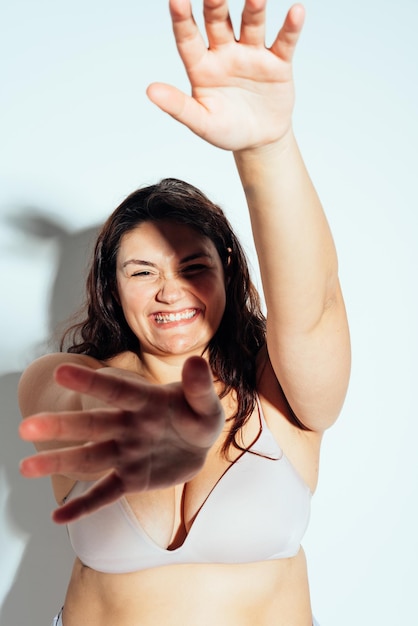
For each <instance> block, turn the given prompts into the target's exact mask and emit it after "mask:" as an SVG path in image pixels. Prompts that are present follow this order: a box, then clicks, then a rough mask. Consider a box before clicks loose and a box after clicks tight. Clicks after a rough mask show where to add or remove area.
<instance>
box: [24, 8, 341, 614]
mask: <svg viewBox="0 0 418 626" xmlns="http://www.w3.org/2000/svg"><path fill="white" fill-rule="evenodd" d="M265 5H266V2H265V0H247V1H246V2H245V4H244V7H243V13H242V22H241V28H240V35H239V39H238V40H236V39H235V37H234V33H233V30H232V25H231V21H230V18H229V14H228V6H227V3H226V2H225V1H224V0H210V1H209V0H206V1H204V2H203V9H204V15H205V28H206V36H207V39H208V45H206V43H205V41H204V38H203V36H202V34H201V33H200V32H199V30H198V29H197V26H196V24H195V21H194V19H193V16H192V12H191V6H190V3H189V1H188V0H171V1H170V11H171V16H172V21H173V30H174V36H175V38H176V43H177V48H178V52H179V55H180V58H181V60H182V62H183V64H184V67H185V69H186V72H187V75H188V77H189V80H190V84H191V93H190V95H187V94H185V93H182V92H181V91H179V90H178V89H177V88H176V87H174V86H171V85H166V84H162V83H153V84H152V85H150V86H149V88H148V90H147V94H148V97H149V98H150V99H151V101H152V102H154V104H156V105H157V106H158V107H160V108H161V109H162V110H163V111H164V112H166V113H168V114H169V115H171V116H172V117H173V118H174V119H175V120H177V121H179V122H180V123H182V124H184V125H185V126H187V127H188V128H189V129H190V130H191V131H192V132H194V133H196V134H197V135H198V136H200V137H201V138H202V139H204V140H206V141H207V142H209V143H211V144H213V145H215V146H217V147H219V148H221V149H224V150H230V151H232V152H233V155H234V159H235V164H236V166H237V169H238V173H239V175H240V178H241V181H242V185H243V188H244V192H245V194H246V199H247V203H248V210H249V213H250V218H251V224H252V228H253V236H254V242H255V246H256V250H257V255H258V260H259V264H260V270H261V276H262V281H263V291H264V296H265V301H266V304H267V336H266V347H265V349H263V350H261V352H260V354H259V355H258V356H257V363H258V394H259V397H260V400H261V404H262V407H263V411H264V413H265V417H266V421H267V423H268V426H269V428H270V429H271V431H272V433H273V435H274V436H275V437H276V439H277V441H278V442H279V444H280V446H281V447H282V448H283V450H284V452H285V454H286V455H287V456H288V458H289V459H290V461H291V462H292V463H293V465H294V466H295V468H296V469H297V471H298V472H299V473H300V475H301V476H302V478H303V480H304V481H305V482H306V483H307V484H308V485H309V487H310V488H311V490H312V491H314V489H315V486H316V483H317V478H318V461H319V449H320V443H321V438H322V433H323V432H324V430H325V429H326V428H328V427H329V426H330V425H331V424H332V423H333V422H334V421H335V419H336V418H337V416H338V413H339V411H340V409H341V406H342V403H343V400H344V396H345V392H346V388H347V383H348V377H349V368H350V349H349V335H348V329H347V321H346V316H345V310H344V303H343V299H342V296H341V290H340V286H339V281H338V266H337V257H336V253H335V248H334V244H333V240H332V236H331V233H330V231H329V227H328V224H327V221H326V218H325V216H324V213H323V210H322V207H321V204H320V201H319V199H318V197H317V194H316V192H315V190H314V188H313V185H312V183H311V180H310V178H309V175H308V173H307V171H306V168H305V166H304V163H303V160H302V158H301V155H300V153H299V150H298V147H297V143H296V140H295V137H294V134H293V130H292V110H293V105H294V84H293V75H292V64H291V62H292V58H293V54H294V51H295V47H296V44H297V41H298V38H299V35H300V33H301V29H302V26H303V21H304V9H303V8H302V6H301V5H295V6H293V7H292V8H291V9H290V10H289V12H288V14H287V16H286V18H285V21H284V23H283V26H282V27H281V29H280V30H279V32H278V35H277V37H276V39H275V41H274V42H273V44H272V46H271V47H270V48H266V47H265V44H264V33H265ZM141 229H142V233H141ZM174 231H175V228H174V229H171V228H168V227H167V225H165V226H163V228H162V229H159V230H158V229H156V228H155V226H150V225H149V224H146V225H143V226H141V227H140V228H138V229H137V230H136V231H134V232H133V233H132V236H130V237H127V238H126V239H125V241H124V246H122V250H121V253H120V258H119V260H118V263H119V265H118V277H117V280H118V292H119V298H120V302H121V304H122V306H123V308H124V310H125V311H126V317H127V320H128V323H129V324H130V326H131V328H132V329H133V331H134V332H135V334H137V336H138V338H140V340H141V350H140V352H139V353H138V354H134V353H122V354H119V355H117V356H116V357H114V358H113V359H110V360H109V361H107V362H106V363H104V362H99V361H97V360H95V359H92V358H91V357H87V356H84V355H75V354H71V355H70V354H56V355H47V356H45V357H43V358H41V359H40V360H38V361H36V362H35V363H34V364H32V365H31V366H30V367H29V368H28V369H27V370H26V372H25V373H24V375H23V377H22V380H21V384H20V403H21V410H22V415H23V416H24V417H25V418H26V419H25V420H24V422H23V423H22V425H21V428H20V434H21V436H22V437H23V438H24V439H26V440H30V441H33V442H34V443H35V445H36V446H37V449H38V450H39V453H38V454H37V455H35V456H34V457H31V458H30V459H26V460H24V461H23V462H22V464H21V471H22V473H23V474H24V475H25V476H27V477H39V476H47V475H51V476H52V481H53V485H54V490H55V495H56V498H57V502H58V503H59V504H61V503H62V500H63V498H64V497H65V496H66V495H67V494H68V492H69V491H70V489H71V487H72V485H73V484H74V482H75V481H76V480H78V479H92V478H95V479H96V478H98V479H99V481H98V482H97V483H96V485H95V486H94V487H93V488H92V489H91V490H90V491H89V492H88V493H86V494H85V495H83V496H82V497H80V498H77V499H75V500H73V501H71V502H69V503H68V504H65V505H64V506H60V508H59V509H57V511H55V512H54V520H55V521H56V522H58V523H65V522H67V521H69V520H72V519H76V518H78V517H80V516H82V515H85V514H88V513H89V512H91V511H93V510H95V509H97V508H99V507H101V506H104V505H106V504H107V503H109V502H112V501H114V500H115V499H117V498H119V497H120V496H121V495H126V496H127V497H128V499H129V502H130V504H131V507H132V509H133V510H134V512H135V514H136V515H137V517H138V519H139V521H140V523H141V524H142V525H143V527H144V529H145V530H146V532H148V534H149V535H150V537H151V538H152V539H153V540H154V541H155V542H156V543H158V544H159V545H160V546H161V547H163V548H170V547H175V546H178V545H181V543H182V541H184V539H185V537H186V536H187V533H188V532H189V530H190V528H191V525H192V524H193V520H194V518H195V516H196V514H197V511H198V510H199V508H200V506H201V505H202V503H203V502H204V500H205V498H206V496H207V494H208V493H209V492H210V490H211V489H212V488H213V486H214V485H215V484H216V481H217V480H218V479H219V477H220V476H221V475H222V473H223V472H224V471H225V470H226V469H227V467H228V466H229V464H230V463H231V461H233V460H234V458H235V457H236V454H237V452H236V451H233V450H232V451H231V455H230V457H229V458H228V459H226V458H225V456H224V455H222V454H221V453H220V450H221V447H222V443H223V441H224V439H225V432H226V431H225V428H226V426H225V421H224V420H225V418H228V417H230V416H231V415H232V414H233V413H234V407H235V399H234V394H229V395H228V396H227V397H225V398H223V399H222V401H220V400H219V398H218V392H219V386H218V385H217V383H216V381H214V380H213V376H212V373H211V372H210V370H209V367H208V364H207V362H206V358H205V357H203V358H202V348H203V347H204V345H205V342H206V341H207V340H208V339H209V338H210V336H211V333H213V332H214V329H215V327H216V324H217V323H218V316H219V311H222V310H223V308H224V304H225V302H224V298H225V290H224V283H223V281H224V280H225V276H224V275H223V272H222V271H221V270H222V268H221V267H220V260H219V258H218V257H217V256H216V255H213V250H212V249H211V246H210V245H209V244H208V242H202V241H201V242H200V244H199V245H202V244H203V245H204V246H205V245H206V246H207V249H206V252H207V253H208V254H209V257H210V259H211V260H210V264H211V265H210V267H211V269H210V270H202V273H200V271H198V272H197V273H196V274H195V276H194V277H192V279H191V278H190V276H188V277H187V272H186V276H185V275H184V272H182V271H180V270H181V267H182V262H183V265H184V258H185V257H184V255H186V257H187V255H188V254H189V252H188V251H187V250H184V249H179V246H178V243H176V242H177V241H178V240H179V238H178V237H177V236H176V235H178V233H175V232H174ZM144 234H146V241H147V246H148V248H147V250H146V251H145V252H146V254H145V255H144V254H143V252H142V250H141V256H140V260H142V261H144V260H145V261H147V262H151V263H153V266H152V271H155V274H156V277H155V278H145V276H144V275H143V274H142V276H141V277H138V276H136V277H132V269H133V268H132V266H133V265H135V268H136V269H138V268H140V269H142V270H143V267H144V265H143V264H128V265H125V266H124V267H123V264H124V263H125V262H126V261H127V260H128V259H129V258H130V259H132V258H137V256H138V254H137V243H138V241H139V240H140V239H141V237H143V235H144ZM182 234H183V236H184V235H186V234H187V231H183V233H182ZM183 239H184V237H183ZM189 239H190V238H189ZM186 240H187V237H186ZM125 244H126V245H125ZM125 254H126V256H127V257H128V259H127V258H126V257H125ZM144 256H145V257H146V258H145V259H144ZM182 259H183V261H182ZM186 265H187V263H186ZM148 269H149V266H147V271H148ZM129 272H130V273H129ZM192 273H193V272H192ZM147 281H148V282H147ZM137 283H141V285H142V284H143V283H146V285H147V286H146V287H141V288H140V289H139V288H137V286H136V285H137ZM137 289H138V291H137ZM185 309H186V310H190V309H192V310H193V311H194V310H196V311H197V310H198V311H199V315H197V316H196V317H194V318H193V321H191V322H190V321H187V322H186V321H184V320H182V321H179V322H178V323H177V322H174V323H173V324H172V325H171V326H167V328H162V327H161V326H158V325H156V324H155V319H154V321H153V320H152V318H151V319H150V317H149V316H150V315H151V316H152V315H155V313H158V312H164V314H166V313H170V312H172V313H173V314H174V315H175V314H176V313H179V312H181V311H184V310H185ZM33 389H36V390H37V393H36V394H34V393H33ZM258 427H259V420H258V415H257V412H255V413H254V415H252V416H251V418H250V419H249V420H248V422H247V424H246V426H245V427H244V429H243V431H242V433H241V437H242V442H243V444H244V445H248V444H249V443H250V442H251V441H252V440H253V439H254V437H255V436H256V434H257V431H258ZM86 444H87V445H86ZM311 622H312V614H311V607H310V600H309V588H308V579H307V570H306V563H305V559H304V555H303V551H302V550H301V551H300V552H299V553H298V555H297V556H295V557H294V558H291V559H282V560H277V561H269V562H265V563H250V564H244V565H233V564H231V565H216V564H212V565H205V564H194V565H186V566H170V567H163V568H156V569H153V570H144V571H139V572H134V573H132V574H126V575H125V574H118V575H112V574H106V575H104V574H100V573H99V572H95V571H93V570H91V569H89V568H86V567H84V566H83V565H82V564H81V563H80V561H78V559H77V560H76V562H75V566H74V571H73V575H72V578H71V582H70V586H69V590H68V593H67V597H66V601H65V610H64V624H65V626H79V624H80V623H86V624H87V623H88V624H91V625H92V626H99V625H100V626H114V624H128V623H129V624H141V626H151V625H153V626H155V624H156V623H161V624H166V625H167V626H180V625H181V626H203V625H204V624H209V623H210V624H213V623H216V624H217V625H218V626H253V625H254V624H255V623H257V624H258V625H259V626H271V625H272V624H274V625H275V626H308V625H309V624H311Z"/></svg>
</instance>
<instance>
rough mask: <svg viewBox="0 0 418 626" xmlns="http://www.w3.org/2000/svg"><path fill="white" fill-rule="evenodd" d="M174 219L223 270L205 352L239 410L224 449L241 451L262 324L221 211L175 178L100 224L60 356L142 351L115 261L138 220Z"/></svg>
mask: <svg viewBox="0 0 418 626" xmlns="http://www.w3.org/2000/svg"><path fill="white" fill-rule="evenodd" d="M162 220H164V221H167V220H171V221H173V222H177V223H182V224H186V225H187V226H189V227H191V228H194V229H195V230H196V231H197V232H198V233H200V234H201V235H203V236H205V237H208V238H209V239H210V240H211V241H212V242H213V244H214V245H215V247H216V250H217V252H218V254H219V257H220V259H221V261H222V264H223V267H224V271H225V282H226V285H225V289H226V306H225V311H224V314H223V317H222V320H221V322H220V325H219V327H218V329H217V331H216V333H215V334H214V336H213V337H212V339H211V340H210V342H209V344H208V346H207V347H206V350H205V352H206V353H207V354H208V360H209V364H210V367H211V368H212V372H213V374H214V376H215V377H216V378H217V380H218V381H220V382H221V383H222V391H221V394H220V397H221V398H222V397H224V396H226V395H227V394H228V393H229V392H230V391H234V392H235V395H236V399H237V411H236V413H235V414H234V415H233V416H232V417H231V418H230V421H231V426H230V429H229V433H228V436H227V438H226V441H225V444H224V447H223V451H224V452H225V453H226V452H227V450H228V448H229V446H230V445H231V444H232V445H233V446H234V447H236V448H238V449H242V446H241V445H240V444H239V442H238V439H237V437H238V433H239V431H240V429H241V428H242V426H243V425H244V424H245V422H246V420H247V419H248V418H249V417H250V415H251V413H252V411H253V410H254V407H255V402H256V355H257V353H258V351H259V350H260V348H261V347H262V345H263V344H264V343H265V331H266V320H265V317H264V315H263V313H262V311H261V306H260V298H259V295H258V293H257V290H256V289H255V287H254V285H253V283H252V281H251V279H250V274H249V269H248V263H247V260H246V256H245V253H244V251H243V248H242V246H241V244H240V243H239V241H238V239H237V237H236V235H235V234H234V232H233V230H232V227H231V225H230V223H229V222H228V220H227V219H226V217H225V215H224V213H223V211H222V210H221V209H220V208H219V207H218V206H217V205H215V204H214V203H212V202H211V201H210V200H209V199H208V198H207V197H206V196H205V195H204V194H203V193H202V192H201V191H200V190H199V189H197V188H196V187H194V186H192V185H190V184H188V183H185V182H183V181H181V180H177V179H174V178H166V179H163V180H161V181H160V182H159V183H157V184H155V185H151V186H148V187H144V188H142V189H138V190H137V191H135V192H133V193H132V194H130V195H129V196H128V197H127V198H126V199H125V200H124V201H123V202H122V203H121V204H120V205H119V206H118V207H117V208H116V209H115V211H114V212H113V213H112V215H111V216H110V217H109V218H108V220H107V221H106V222H105V224H104V226H103V228H102V230H101V232H100V234H99V236H98V238H97V241H96V246H95V249H94V254H93V259H92V263H91V267H90V271H89V274H88V278H87V285H86V288H87V294H86V303H85V309H84V316H85V317H84V319H83V320H82V321H81V322H79V323H76V324H73V325H72V326H70V328H68V329H67V330H66V331H65V332H64V334H63V336H62V339H61V344H60V349H61V351H67V352H72V353H77V354H86V355H89V356H92V357H95V358H96V359H99V360H105V359H109V358H111V357H113V356H115V355H117V354H119V353H121V352H124V351H127V350H128V351H132V352H135V353H139V348H140V346H139V341H138V338H137V337H136V336H135V335H134V333H133V332H132V330H131V329H130V327H129V326H128V324H127V322H126V320H125V317H124V314H123V310H122V307H121V306H120V304H119V302H118V298H117V286H116V257H117V254H118V250H119V246H120V242H121V239H122V237H123V235H125V233H128V232H129V231H131V230H133V229H134V228H135V227H137V226H138V224H140V223H142V222H149V221H151V222H158V221H162Z"/></svg>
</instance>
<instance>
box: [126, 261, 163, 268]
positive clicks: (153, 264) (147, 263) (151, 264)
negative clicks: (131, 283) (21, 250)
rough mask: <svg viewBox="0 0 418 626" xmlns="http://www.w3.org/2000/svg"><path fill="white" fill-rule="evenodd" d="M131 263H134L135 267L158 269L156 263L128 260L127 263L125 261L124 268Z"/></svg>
mask: <svg viewBox="0 0 418 626" xmlns="http://www.w3.org/2000/svg"><path fill="white" fill-rule="evenodd" d="M131 263H133V265H146V266H147V267H157V266H156V265H155V263H151V261H143V260H142V259H128V260H127V261H124V263H123V264H122V267H126V266H127V265H130V264H131Z"/></svg>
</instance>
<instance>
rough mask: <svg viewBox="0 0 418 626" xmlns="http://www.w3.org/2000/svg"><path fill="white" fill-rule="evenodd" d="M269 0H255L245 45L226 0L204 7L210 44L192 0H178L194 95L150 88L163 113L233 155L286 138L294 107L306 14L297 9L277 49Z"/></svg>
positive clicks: (175, 6)
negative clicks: (297, 53) (269, 34)
mask: <svg viewBox="0 0 418 626" xmlns="http://www.w3.org/2000/svg"><path fill="white" fill-rule="evenodd" d="M265 5H266V0H251V1H250V0H247V1H246V3H245V6H244V10H243V14H242V22H241V31H240V37H239V40H236V39H235V36H234V31H233V27H232V23H231V19H230V16H229V12H228V4H227V2H226V1H225V0H211V1H209V0H206V1H205V2H204V15H205V28H206V33H207V38H208V46H207V45H206V43H205V41H204V38H203V36H202V34H201V33H200V31H199V29H198V28H197V26H196V23H195V21H194V19H193V15H192V11H191V7H190V3H189V1H188V0H170V9H171V15H172V20H173V29H174V34H175V38H176V43H177V48H178V51H179V54H180V57H181V59H182V61H183V64H184V67H185V69H186V72H187V75H188V77H189V80H190V84H191V95H186V94H185V93H183V92H181V91H180V90H178V89H177V88H175V87H173V86H170V85H166V84H163V83H153V84H152V85H150V86H149V87H148V91H147V93H148V96H149V97H150V99H151V100H152V101H153V102H154V103H155V104H156V105H157V106H159V107H160V108H161V109H162V110H164V111H165V112H167V113H169V114H170V115H171V116H173V117H174V118H175V119H177V120H178V121H180V122H181V123H183V124H185V125H186V126H188V127H189V128H190V129H191V130H192V131H193V132H194V133H196V134H197V135H199V136H200V137H202V138H203V139H205V140H206V141H208V142H209V143H212V144H213V145H215V146H217V147H219V148H223V149H226V150H233V151H238V150H242V149H247V148H253V147H258V146H262V145H265V144H268V143H271V142H274V141H277V140H279V139H280V138H281V137H283V136H284V135H285V133H286V131H287V130H288V129H289V127H290V120H291V113H292V109H293V103H294V90H293V80H292V66H291V60H292V56H293V53H294V50H295V46H296V43H297V40H298V37H299V34H300V31H301V29H302V24H303V19H304V9H303V7H302V6H301V5H295V6H293V7H292V8H291V9H290V10H289V12H288V14H287V16H286V19H285V21H284V24H283V26H282V28H281V29H280V31H279V33H278V35H277V37H276V39H275V41H274V42H273V44H272V46H271V47H270V48H266V47H265V44H264V36H265Z"/></svg>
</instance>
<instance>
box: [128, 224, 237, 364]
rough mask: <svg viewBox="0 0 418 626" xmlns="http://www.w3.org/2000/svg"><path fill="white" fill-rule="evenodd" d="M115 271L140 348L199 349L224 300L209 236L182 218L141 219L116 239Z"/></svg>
mask: <svg viewBox="0 0 418 626" xmlns="http://www.w3.org/2000/svg"><path fill="white" fill-rule="evenodd" d="M116 277H117V288H118V294H119V300H120V304H121V306H122V309H123V312H124V314H125V318H126V321H127V322H128V324H129V326H130V328H131V330H132V331H133V332H134V334H135V335H136V336H137V337H138V339H139V341H140V344H141V351H142V352H143V353H144V354H145V353H150V354H155V355H159V356H163V355H169V354H170V355H183V354H184V355H185V356H186V355H187V356H191V355H192V354H202V352H203V350H204V349H205V348H206V346H207V345H208V343H209V341H210V339H211V338H212V337H213V335H214V334H215V332H216V330H217V328H218V326H219V324H220V321H221V319H222V315H223V313H224V310H225V301H226V297H225V275H224V270H223V267H222V262H221V259H220V257H219V254H218V252H217V250H216V248H215V245H214V244H213V242H212V241H211V240H210V239H209V238H207V237H204V236H202V235H200V234H199V233H198V232H197V231H196V230H194V229H193V228H191V227H189V226H186V225H184V224H177V223H174V222H170V221H162V222H143V223H141V224H139V225H138V226H137V227H136V228H135V229H134V230H132V231H130V232H128V233H126V234H125V235H124V236H123V237H122V239H121V243H120V247H119V251H118V255H117V266H116Z"/></svg>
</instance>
